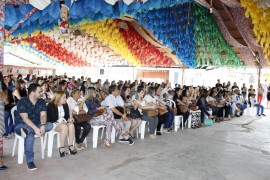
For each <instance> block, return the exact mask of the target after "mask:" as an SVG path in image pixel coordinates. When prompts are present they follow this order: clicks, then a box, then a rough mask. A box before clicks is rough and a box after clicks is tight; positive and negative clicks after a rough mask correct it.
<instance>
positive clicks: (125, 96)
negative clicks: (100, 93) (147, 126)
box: [116, 86, 142, 138]
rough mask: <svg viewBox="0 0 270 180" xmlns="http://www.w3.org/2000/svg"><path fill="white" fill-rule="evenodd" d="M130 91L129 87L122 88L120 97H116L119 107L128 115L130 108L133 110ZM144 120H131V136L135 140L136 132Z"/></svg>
mask: <svg viewBox="0 0 270 180" xmlns="http://www.w3.org/2000/svg"><path fill="white" fill-rule="evenodd" d="M129 92H130V89H129V87H125V86H124V87H122V88H121V92H120V95H118V96H117V97H116V103H117V105H119V106H121V107H124V112H125V113H126V114H128V112H127V111H128V108H131V103H130V96H129ZM141 122H142V120H141V118H132V119H131V126H130V128H129V135H130V136H131V137H132V138H133V137H134V131H135V130H136V129H137V128H138V127H139V126H140V124H141Z"/></svg>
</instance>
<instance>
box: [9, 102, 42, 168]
mask: <svg viewBox="0 0 270 180" xmlns="http://www.w3.org/2000/svg"><path fill="white" fill-rule="evenodd" d="M15 111H17V106H14V107H13V108H12V109H11V116H12V119H13V124H14V122H15V118H14V112H15ZM45 136H46V133H45ZM38 137H39V136H37V135H35V138H38ZM39 138H40V144H41V158H42V159H44V150H45V147H44V140H43V136H40V137H39ZM17 141H19V142H18V164H22V163H23V155H24V138H22V137H21V136H19V135H17V134H16V133H15V139H14V144H13V150H12V156H14V155H15V149H16V145H17Z"/></svg>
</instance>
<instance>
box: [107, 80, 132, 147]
mask: <svg viewBox="0 0 270 180" xmlns="http://www.w3.org/2000/svg"><path fill="white" fill-rule="evenodd" d="M118 95H119V89H118V88H117V87H116V85H111V86H110V87H109V96H107V97H106V98H105V100H104V105H105V106H108V108H107V112H108V113H110V114H116V115H118V116H119V117H121V118H119V119H115V120H116V122H117V124H119V126H120V127H121V129H122V130H124V131H127V132H129V128H130V125H131V121H130V120H129V119H128V117H127V114H125V113H123V112H120V110H118V109H117V108H116V107H117V101H116V96H118ZM114 116H115V115H114ZM119 142H124V143H129V145H133V144H134V142H133V141H132V139H131V138H130V137H129V136H125V137H123V136H122V135H120V136H119Z"/></svg>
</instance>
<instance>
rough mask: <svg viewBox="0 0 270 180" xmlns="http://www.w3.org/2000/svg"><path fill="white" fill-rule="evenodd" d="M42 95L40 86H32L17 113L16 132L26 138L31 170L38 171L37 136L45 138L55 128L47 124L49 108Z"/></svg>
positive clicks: (25, 146)
mask: <svg viewBox="0 0 270 180" xmlns="http://www.w3.org/2000/svg"><path fill="white" fill-rule="evenodd" d="M41 95H42V89H41V87H40V85H38V84H30V86H29V87H28V96H26V97H23V98H22V99H20V100H19V101H18V104H17V112H15V132H16V134H18V135H21V136H22V137H23V138H25V139H24V151H25V156H26V162H27V165H28V169H29V170H36V169H37V168H36V165H35V164H34V152H33V148H34V141H35V135H37V136H43V135H44V134H45V132H48V131H50V130H51V129H52V128H53V124H52V123H50V122H48V123H47V113H46V110H47V107H46V103H45V101H44V100H43V99H41Z"/></svg>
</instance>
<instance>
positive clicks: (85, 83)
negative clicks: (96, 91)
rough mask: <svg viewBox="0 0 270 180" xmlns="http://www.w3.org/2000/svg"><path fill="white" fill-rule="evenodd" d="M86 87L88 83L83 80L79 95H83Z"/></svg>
mask: <svg viewBox="0 0 270 180" xmlns="http://www.w3.org/2000/svg"><path fill="white" fill-rule="evenodd" d="M87 88H88V84H87V82H86V81H83V82H82V84H81V87H80V91H81V96H82V97H84V95H85V90H86V89H87Z"/></svg>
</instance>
